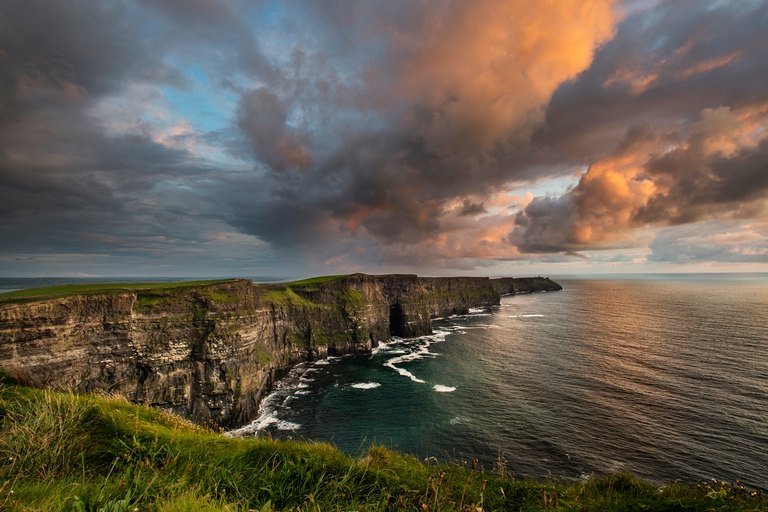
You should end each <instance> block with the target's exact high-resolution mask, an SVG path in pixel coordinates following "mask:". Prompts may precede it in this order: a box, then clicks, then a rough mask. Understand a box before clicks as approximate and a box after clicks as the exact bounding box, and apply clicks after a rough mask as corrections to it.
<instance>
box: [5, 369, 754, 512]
mask: <svg viewBox="0 0 768 512" xmlns="http://www.w3.org/2000/svg"><path fill="white" fill-rule="evenodd" d="M0 461H1V462H0V510H9V511H22V510H23V511H58V510H61V511H79V512H83V511H107V512H123V511H179V512H180V511H224V510H227V511H233V512H234V511H242V512H246V511H260V512H261V511H264V512H267V511H272V510H292V511H304V510H306V511H313V512H317V511H326V510H411V511H414V510H416V511H422V512H424V511H459V510H460V511H477V510H522V511H540V510H542V509H543V508H558V509H559V510H564V511H571V510H573V511H579V510H588V511H601V510H617V511H618V510H745V511H746V510H754V511H768V502H767V501H766V500H765V499H764V498H763V497H762V496H759V495H753V494H752V493H750V492H748V491H745V490H743V489H742V488H741V487H740V486H738V485H736V486H731V485H727V484H725V483H722V482H716V483H706V484H704V483H700V484H698V485H691V486H689V485H684V484H670V485H665V486H662V487H658V486H655V485H652V484H649V483H647V482H643V481H641V480H638V479H635V478H633V477H632V476H630V475H627V474H618V475H609V476H604V477H600V478H594V479H590V480H588V481H575V482H558V481H546V482H535V481H529V480H514V479H512V478H510V477H509V476H507V475H504V474H490V473H485V472H483V471H481V470H479V469H476V470H472V469H470V468H468V467H466V466H460V465H432V466H427V465H424V464H423V463H421V462H420V461H418V460H417V459H415V458H413V457H410V456H407V455H402V454H398V453H396V452H393V451H390V450H388V449H386V448H383V447H380V446H375V447H372V448H370V449H369V450H368V451H367V452H366V453H365V454H361V456H359V457H350V456H348V455H345V454H343V453H341V452H339V451H338V450H337V449H335V448H334V447H332V446H330V445H328V444H324V443H315V442H281V441H273V440H271V439H232V438H229V437H225V436H222V435H220V434H219V433H216V432H213V431H210V430H206V429H203V428H201V427H197V426H195V425H193V424H191V423H189V422H187V421H185V420H182V419H180V418H178V417H176V416H172V415H168V414H165V413H163V412H160V411H157V410H154V409H150V408H146V407H139V406H133V405H129V404H127V403H125V402H124V401H121V400H120V399H115V398H109V397H94V396H87V395H78V394H74V393H59V392H55V391H49V390H40V389H33V388H29V387H24V386H21V385H18V384H17V383H16V382H14V381H13V380H12V379H11V378H10V377H8V376H7V375H2V374H0ZM545 505H546V506H545Z"/></svg>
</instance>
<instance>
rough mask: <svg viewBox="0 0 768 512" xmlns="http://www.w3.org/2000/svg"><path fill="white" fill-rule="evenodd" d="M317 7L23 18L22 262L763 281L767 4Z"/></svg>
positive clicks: (10, 71) (9, 89) (16, 133)
mask: <svg viewBox="0 0 768 512" xmlns="http://www.w3.org/2000/svg"><path fill="white" fill-rule="evenodd" d="M307 4H308V3H307V2H297V1H290V0H286V1H283V2H276V1H275V2H266V1H263V2H262V1H250V2H249V1H245V0H242V1H241V0H195V1H194V2H179V1H175V0H157V1H148V0H142V1H131V0H124V1H120V2H110V3H106V4H105V3H103V2H94V1H86V0H74V1H72V2H67V3H66V4H63V3H61V2H54V1H44V0H41V1H40V2H37V3H35V5H31V4H30V3H29V2H25V1H22V0H9V1H7V2H4V3H3V5H2V6H0V113H1V114H2V115H0V216H1V219H2V222H1V223H0V234H2V237H3V240H4V241H5V243H4V244H3V249H2V251H0V261H2V262H3V266H5V267H6V268H9V269H19V270H11V271H12V272H35V271H37V272H49V273H50V272H58V271H63V269H66V268H71V265H72V260H73V259H78V258H79V259H81V260H82V261H88V262H90V263H88V264H87V265H88V266H89V267H90V268H91V269H93V270H94V271H95V272H99V273H112V274H114V273H115V272H117V270H116V269H115V268H114V267H115V266H116V265H121V266H123V267H131V268H132V269H133V272H136V273H157V272H160V273H162V270H159V271H156V270H152V269H157V268H160V269H185V270H186V272H188V273H196V274H200V273H205V272H204V269H206V268H211V267H212V265H218V267H217V270H216V272H210V273H212V274H213V273H216V274H218V273H243V272H251V273H266V272H270V271H271V270H274V269H282V270H284V271H286V272H287V271H288V270H287V269H289V268H295V267H297V266H298V267H302V268H307V269H308V270H307V271H308V272H324V271H351V270H368V271H372V270H373V271H375V270H376V269H384V270H386V269H393V268H414V269H419V270H420V271H427V272H429V271H432V272H440V271H441V269H442V270H445V271H450V269H454V270H455V271H458V270H462V271H471V270H473V269H475V268H478V267H483V266H488V265H496V264H499V262H504V261H527V260H536V261H554V260H553V258H555V259H557V260H558V261H559V260H564V261H565V260H568V259H573V260H574V261H578V260H583V259H584V255H585V254H587V253H588V254H592V255H593V256H591V257H592V258H593V259H594V260H595V261H598V260H600V258H599V257H595V256H594V254H596V253H595V252H594V251H621V250H625V249H626V250H629V249H633V250H634V248H643V247H645V248H646V253H647V254H646V256H645V257H643V258H641V260H648V261H656V262H678V263H692V262H727V263H751V264H754V263H766V262H768V248H766V240H767V239H768V226H767V225H766V223H765V221H763V220H762V219H764V218H765V213H766V205H767V204H768V203H766V199H767V198H768V169H766V167H767V165H768V164H767V163H768V130H767V129H768V87H766V86H767V85H768V83H766V82H768V61H766V60H765V59H764V54H765V51H766V49H768V35H767V34H768V30H766V28H767V27H768V6H766V5H765V4H764V3H763V2H752V1H744V2H738V3H737V5H732V3H723V2H716V1H712V2H696V3H691V2H683V1H662V2H651V1H648V2H637V1H633V2H629V1H626V2H619V1H609V0H605V1H601V0H592V1H584V0H579V1H576V0H574V1H571V0H560V1H551V2H541V1H533V0H509V1H501V0H481V1H474V2H459V1H448V0H440V1H438V0H430V1H425V2H419V3H413V2H405V1H403V2H399V1H395V2H387V3H385V4H381V3H379V2H356V3H355V4H353V5H352V6H350V4H349V3H348V2H340V1H329V2H323V3H322V5H320V4H317V3H309V5H307ZM530 191H535V193H531V192H530ZM542 191H544V192H549V194H542ZM690 230H693V231H690ZM691 233H697V238H695V239H694V238H693V237H692V235H691ZM695 247H696V248H698V249H695ZM606 254H608V253H606ZM611 254H613V253H611ZM603 259H609V258H603ZM629 259H630V258H627V257H624V256H621V255H618V256H616V258H615V261H626V260H629ZM52 262H53V263H52ZM55 262H58V263H55ZM36 265H38V266H37V267H36ZM51 265H53V266H51ZM57 265H58V266H57ZM35 269H37V270H35ZM44 269H53V270H44ZM57 269H58V270H57ZM166 272H170V273H179V272H181V273H184V270H174V271H172V270H166Z"/></svg>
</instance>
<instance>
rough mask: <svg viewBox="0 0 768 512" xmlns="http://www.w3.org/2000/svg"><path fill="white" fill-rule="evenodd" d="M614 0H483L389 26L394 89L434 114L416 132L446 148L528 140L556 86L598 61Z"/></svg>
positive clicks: (419, 121) (443, 152)
mask: <svg viewBox="0 0 768 512" xmlns="http://www.w3.org/2000/svg"><path fill="white" fill-rule="evenodd" d="M612 3H613V2H612V1H610V0H590V1H585V0H557V1H555V0H547V1H541V0H514V1H501V0H478V1H475V2H467V3H466V4H465V5H464V6H462V7H460V8H457V9H453V10H443V11H441V14H439V15H437V16H436V17H433V18H430V20H429V22H428V23H427V24H426V26H425V27H423V30H422V31H418V32H415V33H414V32H405V31H400V30H398V29H397V28H391V30H392V32H393V34H392V39H393V44H394V46H395V48H394V51H395V52H396V53H397V54H398V55H400V57H399V58H398V59H397V61H396V63H395V65H394V68H395V69H394V70H393V71H394V73H395V75H396V76H397V77H398V78H397V79H396V82H395V84H394V86H393V87H394V89H395V90H394V93H395V94H396V95H397V96H398V97H403V96H404V97H408V98H412V99H416V100H417V103H418V104H419V105H425V106H426V107H427V108H428V109H429V110H430V111H431V112H432V114H431V115H430V116H428V117H427V118H424V117H423V116H421V117H420V116H418V115H416V116H413V117H412V119H414V123H415V126H413V127H412V129H413V130H415V133H416V134H417V135H418V136H419V137H421V138H423V140H424V141H425V142H426V145H427V148H428V149H429V150H430V151H432V152H433V153H435V154H437V155H439V156H451V155H457V154H462V153H463V152H465V151H467V150H480V151H488V150H491V149H492V148H493V147H494V146H495V145H497V144H504V143H505V141H506V140H507V139H510V138H511V139H514V140H525V139H526V138H527V137H528V135H530V133H531V131H532V130H533V129H534V128H535V127H536V126H538V125H539V124H540V123H541V122H542V120H543V115H544V107H545V105H546V104H547V103H548V101H549V99H550V98H551V96H552V93H553V92H554V90H555V89H556V88H557V87H558V86H559V85H560V84H561V83H563V82H564V81H566V80H570V79H573V78H574V77H576V75H578V74H579V73H580V72H582V71H583V70H585V69H586V68H587V67H588V66H589V65H590V63H591V62H592V58H593V55H594V52H595V49H596V47H597V45H599V44H600V43H601V42H603V41H605V40H606V39H608V38H609V37H610V36H611V35H612V34H613V30H614V26H615V23H616V19H615V14H614V12H613V10H612V9H611V4H612Z"/></svg>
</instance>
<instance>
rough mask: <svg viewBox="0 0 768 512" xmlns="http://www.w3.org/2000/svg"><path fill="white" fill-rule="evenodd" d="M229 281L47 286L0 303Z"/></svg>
mask: <svg viewBox="0 0 768 512" xmlns="http://www.w3.org/2000/svg"><path fill="white" fill-rule="evenodd" d="M225 281H229V279H214V280H208V281H183V282H178V283H92V284H69V285H62V286H47V287H42V288H27V289H24V290H16V291H12V292H6V293H0V301H6V300H13V299H35V300H37V299H41V298H47V297H66V296H68V295H80V294H86V295H91V294H117V293H125V292H134V291H141V290H155V291H162V290H167V289H171V288H187V287H192V286H205V285H209V284H214V283H222V282H225Z"/></svg>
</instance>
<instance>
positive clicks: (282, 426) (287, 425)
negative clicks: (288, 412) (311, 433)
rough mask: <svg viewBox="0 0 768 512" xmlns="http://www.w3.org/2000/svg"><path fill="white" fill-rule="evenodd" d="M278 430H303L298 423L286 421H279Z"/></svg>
mask: <svg viewBox="0 0 768 512" xmlns="http://www.w3.org/2000/svg"><path fill="white" fill-rule="evenodd" d="M276 423H277V430H297V429H299V428H301V425H300V424H298V423H293V422H292V421H285V420H277V421H276Z"/></svg>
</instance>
